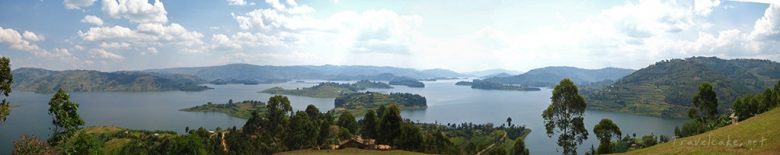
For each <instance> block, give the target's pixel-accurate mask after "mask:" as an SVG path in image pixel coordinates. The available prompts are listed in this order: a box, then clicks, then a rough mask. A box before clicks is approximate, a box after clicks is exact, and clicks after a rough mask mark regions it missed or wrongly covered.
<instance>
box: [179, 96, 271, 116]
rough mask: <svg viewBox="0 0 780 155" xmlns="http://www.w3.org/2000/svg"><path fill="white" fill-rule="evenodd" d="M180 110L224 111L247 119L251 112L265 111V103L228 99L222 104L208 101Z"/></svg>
mask: <svg viewBox="0 0 780 155" xmlns="http://www.w3.org/2000/svg"><path fill="white" fill-rule="evenodd" d="M180 111H186V112H218V113H225V114H228V115H230V116H233V117H238V118H243V119H249V118H250V117H252V112H254V111H257V112H258V113H261V114H262V113H265V111H266V107H265V103H263V102H261V101H255V100H245V101H241V102H237V103H233V100H232V99H231V100H228V102H227V103H224V104H213V103H211V102H208V103H206V104H204V105H199V106H195V107H190V108H185V109H181V110H180Z"/></svg>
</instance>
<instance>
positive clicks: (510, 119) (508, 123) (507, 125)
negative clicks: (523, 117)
mask: <svg viewBox="0 0 780 155" xmlns="http://www.w3.org/2000/svg"><path fill="white" fill-rule="evenodd" d="M506 127H512V117H506Z"/></svg>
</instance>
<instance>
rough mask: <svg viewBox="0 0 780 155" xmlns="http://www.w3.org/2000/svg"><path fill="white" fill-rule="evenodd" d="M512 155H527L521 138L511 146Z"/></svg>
mask: <svg viewBox="0 0 780 155" xmlns="http://www.w3.org/2000/svg"><path fill="white" fill-rule="evenodd" d="M511 154H512V155H529V154H531V153H530V152H528V148H525V142H524V140H523V138H522V137H518V138H517V139H516V140H515V144H514V146H512V152H511Z"/></svg>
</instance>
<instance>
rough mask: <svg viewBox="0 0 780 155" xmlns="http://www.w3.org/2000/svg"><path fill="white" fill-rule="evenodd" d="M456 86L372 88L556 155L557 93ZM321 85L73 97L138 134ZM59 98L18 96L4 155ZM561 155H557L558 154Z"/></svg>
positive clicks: (629, 128)
mask: <svg viewBox="0 0 780 155" xmlns="http://www.w3.org/2000/svg"><path fill="white" fill-rule="evenodd" d="M455 82H456V81H455V80H445V81H426V82H425V84H426V87H425V88H409V87H404V86H395V87H396V88H393V89H371V90H369V91H378V92H408V93H416V94H420V95H423V96H425V97H426V98H427V100H428V108H427V109H425V110H413V111H402V112H401V114H402V116H403V117H404V118H409V119H411V120H413V121H419V122H429V123H433V122H438V123H441V124H447V123H462V122H473V123H494V124H496V125H500V124H503V123H505V122H506V118H507V117H512V120H513V122H512V123H513V124H524V125H526V127H528V128H531V130H533V131H532V132H531V134H530V135H529V136H528V137H527V138H526V145H527V147H528V148H529V150H530V151H531V153H532V154H554V153H556V152H555V147H554V146H557V145H556V144H555V140H553V139H552V138H548V137H547V135H546V134H545V132H544V127H543V122H542V117H541V113H542V110H543V109H544V108H546V107H547V105H548V104H549V100H550V99H549V98H550V96H551V95H552V94H551V90H550V89H542V91H530V92H522V91H493V90H476V89H471V88H469V87H467V86H456V85H454V83H455ZM315 84H316V82H306V83H298V82H290V83H283V84H260V85H209V86H210V87H213V88H215V89H213V90H208V91H202V92H180V91H167V92H95V93H72V94H71V100H73V101H76V102H78V103H80V104H81V106H80V109H79V113H80V115H81V117H82V118H83V119H84V121H85V122H86V123H87V125H88V126H94V125H115V126H121V127H127V128H133V129H146V130H173V131H178V132H183V131H184V128H185V127H187V126H189V127H190V128H197V127H201V126H202V127H206V128H209V129H214V128H217V127H221V128H229V127H232V126H238V127H240V126H242V125H243V124H244V122H245V121H246V120H244V119H240V118H233V117H229V116H227V115H225V114H221V113H201V112H194V113H193V112H182V111H178V110H179V109H182V108H187V107H192V106H195V105H200V104H204V103H206V102H214V103H224V102H227V100H229V99H233V100H234V101H241V100H250V99H251V100H261V101H266V100H268V98H269V97H270V96H271V95H270V94H263V93H257V92H258V91H260V90H264V89H267V88H271V87H275V86H280V87H283V88H287V89H295V88H303V87H309V86H312V85H315ZM50 97H51V94H35V93H30V92H18V91H17V92H14V93H12V94H11V96H10V98H9V100H10V101H11V103H12V105H15V106H17V107H15V108H13V109H12V111H11V115H10V116H8V120H7V121H6V122H5V123H4V124H3V125H0V154H3V153H8V152H9V151H8V150H9V149H10V148H11V147H12V145H13V141H14V140H16V139H17V138H18V137H19V136H20V135H22V134H34V135H36V136H39V137H43V138H46V137H48V133H49V128H50V127H51V125H50V124H51V123H50V122H51V121H50V118H49V116H48V113H47V110H48V105H47V104H48V100H49V98H50ZM288 97H289V98H290V100H291V102H292V104H293V108H294V109H296V110H302V109H304V108H305V107H306V105H309V104H313V105H316V106H317V107H319V108H320V110H321V111H327V110H329V109H332V108H333V99H332V98H309V97H300V96H288ZM601 118H610V119H612V120H613V121H615V123H617V124H618V126H620V128H621V130H622V131H623V132H624V133H626V134H631V133H636V134H637V136H640V135H644V134H649V133H655V134H656V135H658V134H665V135H673V130H674V126H676V125H680V124H682V123H683V122H684V120H667V119H660V118H653V117H644V116H637V115H630V114H625V113H614V112H604V111H593V110H588V111H586V112H585V121H586V122H585V125H586V127H587V128H588V130H591V129H592V128H593V125H595V124H596V123H597V122H598V121H599V120H600V119H601ZM591 144H592V145H594V146H596V145H597V143H596V138H595V136H594V135H593V134H592V133H591V134H590V136H589V139H588V141H587V142H586V143H585V144H583V145H582V146H580V151H579V152H584V151H585V150H586V148H590V145H591ZM556 154H557V153H556Z"/></svg>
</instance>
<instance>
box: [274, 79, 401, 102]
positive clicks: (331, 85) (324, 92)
mask: <svg viewBox="0 0 780 155" xmlns="http://www.w3.org/2000/svg"><path fill="white" fill-rule="evenodd" d="M368 88H377V89H386V88H392V87H390V85H388V84H385V83H382V82H372V81H368V80H361V81H358V82H356V83H354V84H349V83H336V82H322V83H319V84H317V85H315V86H312V87H309V88H303V89H300V88H296V89H284V88H281V87H273V88H269V89H266V90H263V91H260V93H268V94H284V95H296V96H306V97H315V98H335V97H338V96H339V95H340V94H343V93H354V92H357V91H360V90H365V89H368Z"/></svg>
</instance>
